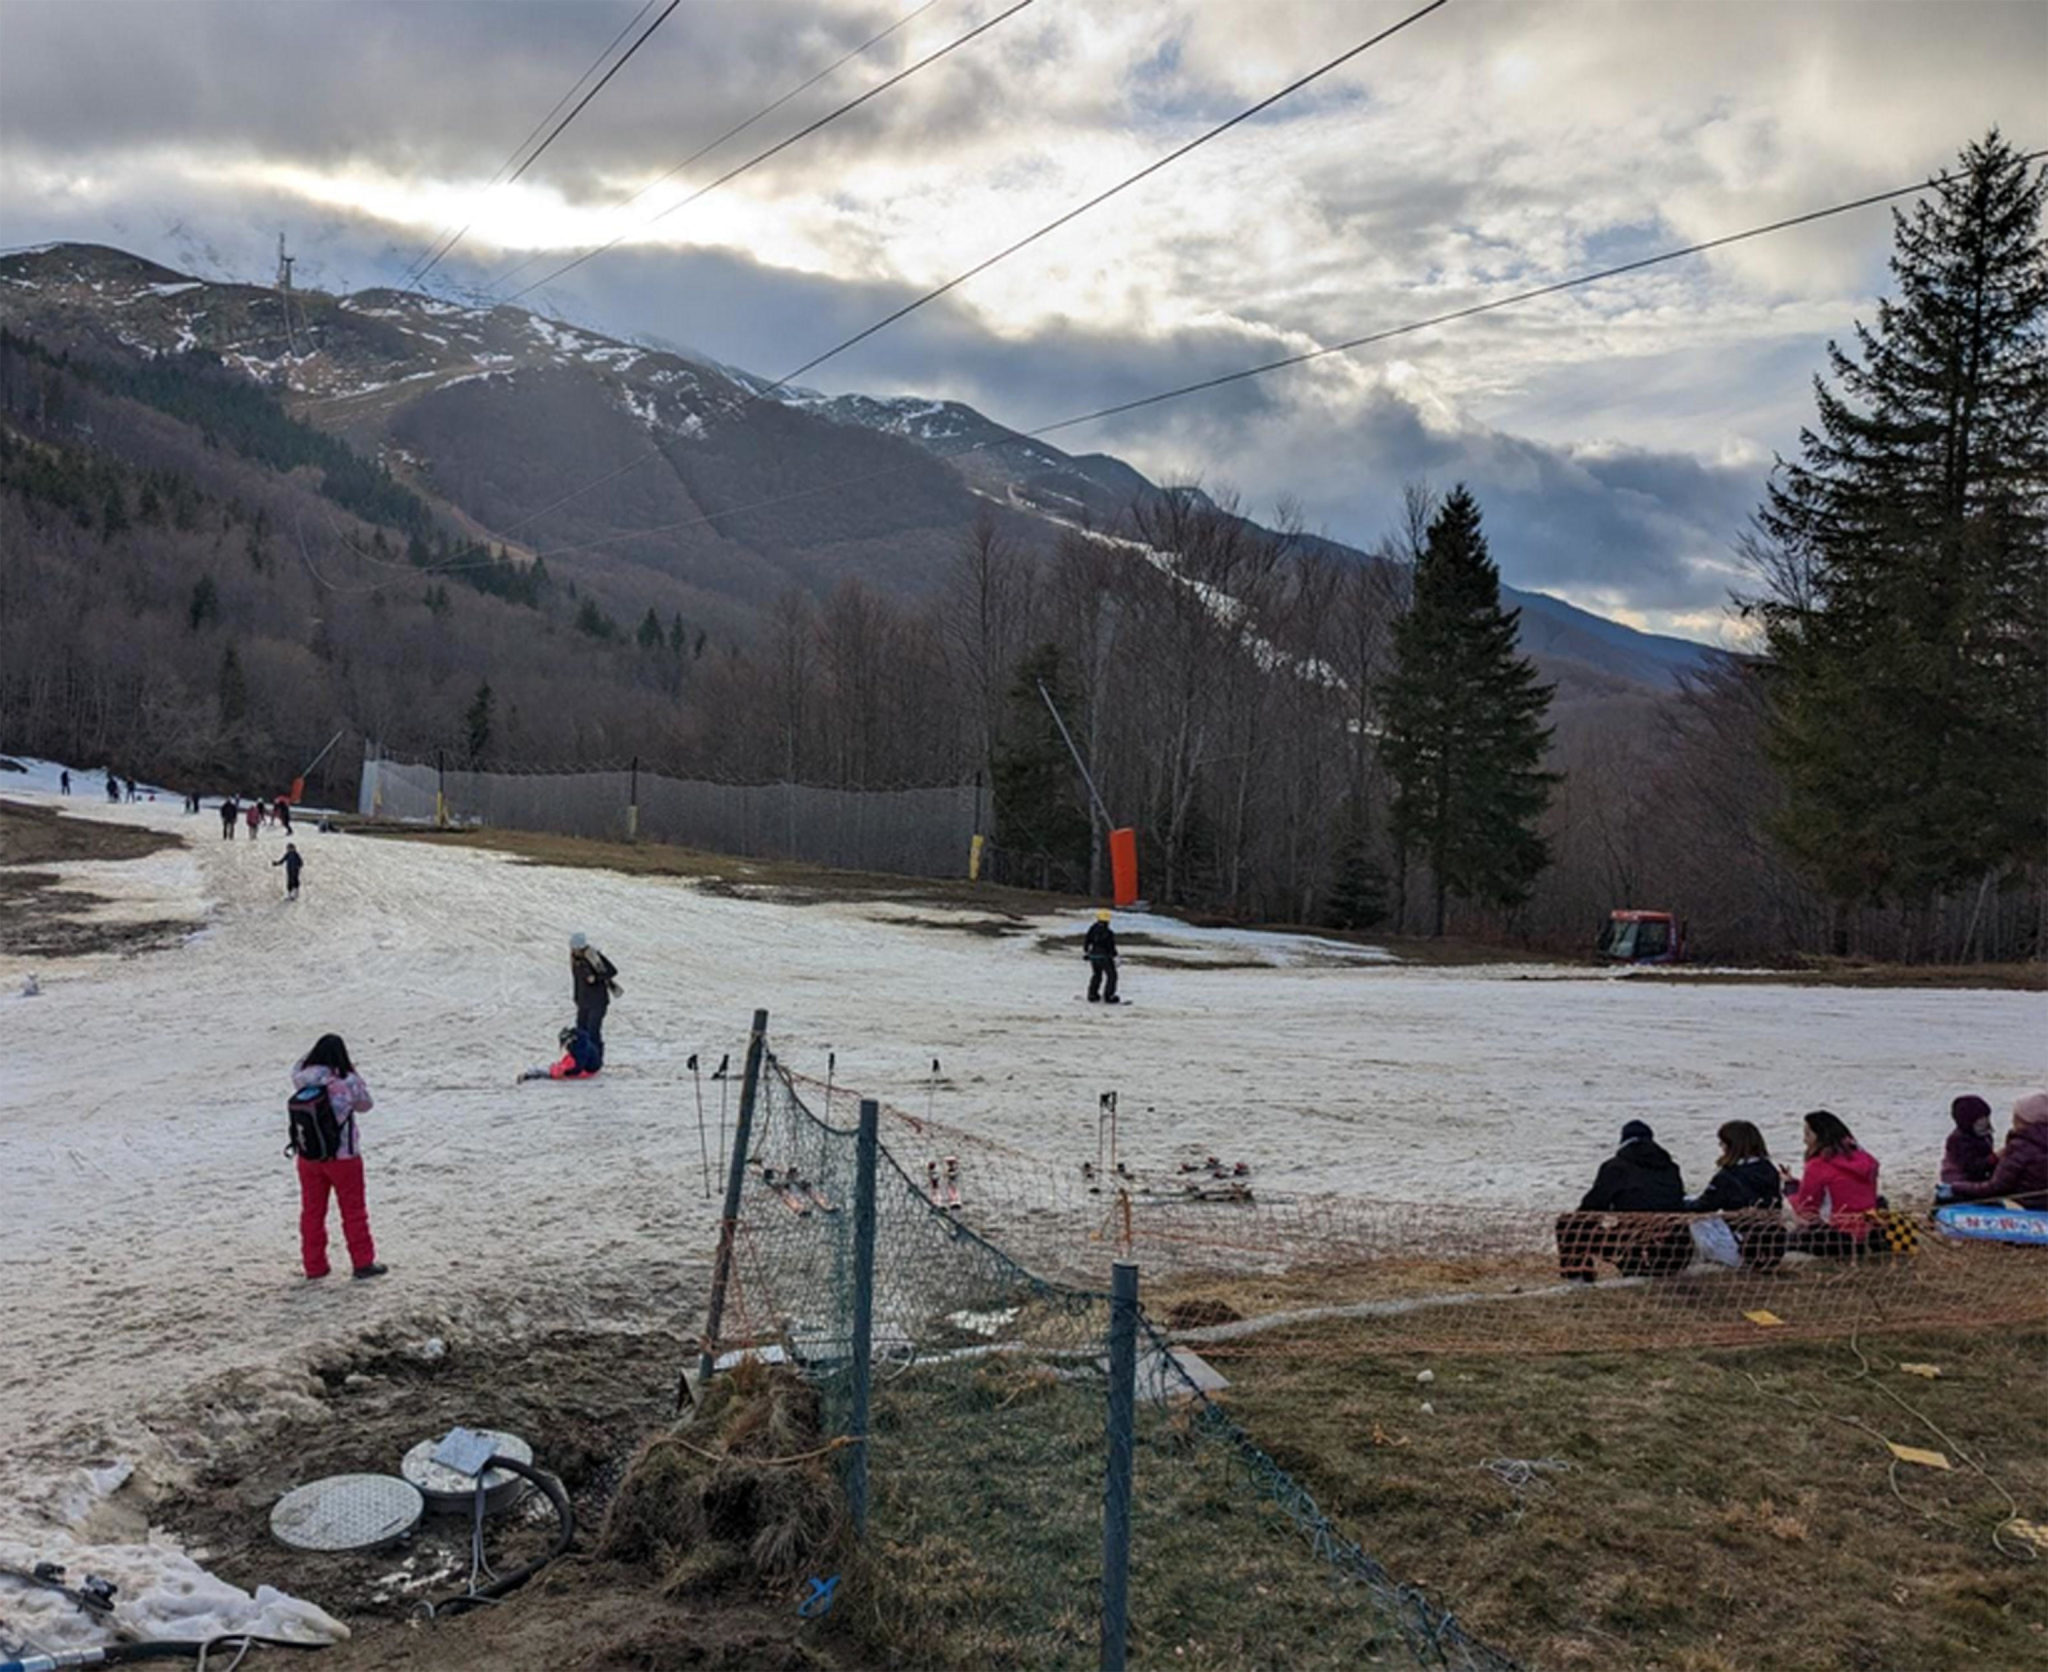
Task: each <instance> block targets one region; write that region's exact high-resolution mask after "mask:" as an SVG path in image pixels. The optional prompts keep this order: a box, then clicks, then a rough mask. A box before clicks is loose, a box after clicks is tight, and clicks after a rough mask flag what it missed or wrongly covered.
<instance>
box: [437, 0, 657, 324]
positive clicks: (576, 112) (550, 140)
mask: <svg viewBox="0 0 2048 1672" xmlns="http://www.w3.org/2000/svg"><path fill="white" fill-rule="evenodd" d="M682 3H683V0H668V5H667V6H665V7H664V8H663V9H662V12H661V15H660V16H659V17H657V18H656V19H655V20H654V21H653V22H652V23H650V24H648V26H647V27H646V28H645V29H644V30H643V31H641V34H640V37H639V39H638V40H636V41H634V43H633V44H632V45H631V46H629V47H627V48H626V50H625V51H624V52H622V53H620V54H619V56H618V58H617V60H616V61H615V62H614V63H613V65H612V67H611V68H610V69H608V70H606V71H605V72H604V74H603V75H602V76H600V77H599V78H598V82H597V85H596V86H595V87H593V88H591V89H590V91H589V92H587V93H585V94H584V95H583V97H582V98H580V99H578V100H577V101H576V103H575V105H574V106H573V107H571V109H570V111H569V114H568V115H566V116H564V117H563V118H562V119H561V121H559V122H557V123H556V124H555V125H554V127H552V128H551V129H549V130H548V136H547V138H545V139H543V140H542V141H541V142H540V144H538V145H536V146H535V147H534V148H533V150H532V151H531V152H529V153H528V154H527V158H526V161H524V162H523V163H521V164H520V165H519V166H518V167H517V168H515V169H514V170H513V171H512V172H511V173H510V174H509V175H507V176H506V178H505V184H506V185H508V186H509V185H511V184H512V183H513V181H515V180H517V179H518V178H519V177H520V176H521V175H522V174H524V173H525V172H526V171H527V170H528V169H529V168H531V167H533V165H534V164H535V163H537V162H539V161H540V159H541V154H542V153H543V152H545V151H546V150H547V148H548V147H549V146H550V145H552V144H554V142H555V141H556V140H557V139H559V138H561V136H562V132H563V130H564V129H566V128H567V127H568V126H569V124H570V123H571V122H573V121H575V120H576V118H577V117H578V116H580V115H582V114H583V109H584V107H585V106H586V105H588V104H589V103H590V101H591V100H592V99H594V98H596V97H597V96H598V94H600V93H602V92H603V91H604V90H605V86H606V84H607V83H609V82H610V80H611V79H612V77H613V76H615V75H617V74H618V73H619V71H621V70H623V69H624V68H625V67H626V65H627V64H628V63H629V62H631V60H632V57H633V54H634V53H636V52H638V51H639V50H640V49H641V48H642V47H643V46H645V45H646V44H647V43H648V41H649V40H650V39H651V38H652V37H653V35H654V32H655V30H657V29H659V28H660V27H661V26H662V25H663V24H664V23H666V22H667V21H668V20H669V17H670V15H671V14H672V13H673V12H674V11H675V9H676V7H678V6H680V5H681V4H682ZM463 231H465V232H466V231H468V228H467V227H465V228H464V229H463ZM461 241H462V238H461V234H457V235H456V238H455V241H454V242H453V243H451V244H449V246H448V248H447V249H445V250H443V251H442V252H441V254H440V255H437V256H435V257H434V259H433V260H432V261H430V262H428V263H427V264H426V266H425V267H423V268H422V269H420V272H419V274H418V276H417V277H416V278H414V279H413V281H412V282H411V284H410V285H408V286H407V287H406V288H407V289H409V290H411V291H413V292H414V293H415V294H417V293H418V291H419V287H420V286H421V285H422V284H424V283H425V282H426V278H427V275H428V274H429V273H431V272H432V271H433V270H434V269H435V268H436V267H438V266H439V265H440V264H441V261H442V259H443V258H444V257H446V256H447V255H449V254H450V253H451V252H453V250H454V248H455V245H456V244H459V243H460V242H461Z"/></svg>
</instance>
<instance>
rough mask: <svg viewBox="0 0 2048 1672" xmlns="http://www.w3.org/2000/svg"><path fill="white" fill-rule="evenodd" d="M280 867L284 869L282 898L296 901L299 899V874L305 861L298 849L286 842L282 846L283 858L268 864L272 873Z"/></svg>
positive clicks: (304, 865)
mask: <svg viewBox="0 0 2048 1672" xmlns="http://www.w3.org/2000/svg"><path fill="white" fill-rule="evenodd" d="M280 865H282V866H283V867H284V897H285V898H286V899H287V900H296V899H297V898H298V897H299V873H300V872H301V871H303V870H304V869H305V868H306V861H305V859H304V858H303V857H302V856H301V855H300V853H299V850H298V848H297V847H296V846H294V845H293V844H292V843H290V842H287V843H285V845H284V858H282V859H273V860H272V861H271V862H270V868H271V869H272V870H273V871H274V870H276V869H277V867H278V866H280Z"/></svg>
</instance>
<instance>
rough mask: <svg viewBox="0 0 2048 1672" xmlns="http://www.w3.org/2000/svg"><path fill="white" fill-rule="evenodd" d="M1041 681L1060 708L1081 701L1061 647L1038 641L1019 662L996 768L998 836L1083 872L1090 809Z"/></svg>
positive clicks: (1022, 849) (1022, 850)
mask: <svg viewBox="0 0 2048 1672" xmlns="http://www.w3.org/2000/svg"><path fill="white" fill-rule="evenodd" d="M1041 681H1042V682H1043V683H1044V685H1045V688H1046V689H1047V690H1048V691H1050V692H1051V693H1052V697H1053V701H1054V702H1056V703H1058V704H1059V705H1060V708H1061V711H1062V712H1063V713H1066V714H1072V713H1074V712H1075V710H1076V708H1077V707H1078V706H1079V705H1078V703H1077V702H1076V701H1075V697H1074V692H1073V689H1072V682H1071V680H1070V678H1069V676H1068V674H1067V667H1066V658H1065V657H1064V656H1062V655H1061V653H1060V648H1059V646H1058V645H1056V644H1045V645H1040V646H1039V647H1038V648H1037V649H1036V650H1034V651H1032V652H1031V653H1030V654H1029V655H1028V656H1026V657H1025V658H1024V660H1023V661H1022V662H1021V663H1020V664H1019V665H1018V668H1017V677H1016V678H1015V680H1013V681H1012V682H1011V685H1010V693H1009V698H1008V702H1007V705H1006V706H1007V712H1006V714H1005V716H1004V721H1005V723H1004V726H1003V730H1002V735H1001V736H1000V737H998V738H997V740H996V749H995V759H994V762H993V766H992V770H993V773H994V784H993V786H992V787H993V790H994V801H995V825H996V839H997V840H998V841H999V842H1001V843H1002V844H1003V845H1004V846H1005V847H1008V848H1012V849H1014V850H1016V851H1017V852H1019V853H1023V854H1034V855H1044V856H1046V857H1048V858H1050V859H1052V860H1054V861H1055V862H1057V863H1058V864H1060V865H1061V866H1063V867H1067V868H1069V869H1075V870H1078V872H1079V874H1080V875H1081V876H1083V877H1085V876H1086V875H1087V873H1088V849H1089V844H1090V842H1091V840H1092V828H1091V826H1090V824H1089V822H1088V810H1087V808H1086V807H1085V806H1083V804H1082V802H1081V793H1082V792H1081V785H1080V783H1079V782H1078V780H1077V777H1076V774H1075V771H1074V760H1073V757H1072V756H1071V755H1069V754H1068V753H1067V746H1066V744H1065V742H1064V741H1062V739H1061V737H1060V733H1059V728H1058V726H1056V725H1055V724H1054V723H1053V718H1052V715H1051V714H1050V713H1049V712H1048V711H1047V709H1046V706H1045V698H1044V697H1042V696H1040V695H1039V692H1038V687H1039V684H1040V682H1041Z"/></svg>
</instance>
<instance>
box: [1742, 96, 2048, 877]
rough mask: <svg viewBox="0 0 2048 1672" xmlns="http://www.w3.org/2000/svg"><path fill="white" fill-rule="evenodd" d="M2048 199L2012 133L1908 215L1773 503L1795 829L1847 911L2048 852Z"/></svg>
mask: <svg viewBox="0 0 2048 1672" xmlns="http://www.w3.org/2000/svg"><path fill="white" fill-rule="evenodd" d="M2044 191H2048V172H2043V171H2041V170H2033V171H2031V172H2030V170H2029V167H2028V165H2027V163H2026V162H2025V160H2024V159H2023V158H2022V157H2021V156H2020V154H2019V153H2018V152H2017V151H2015V149H2014V148H2013V147H2012V146H2011V145H2009V144H2007V143H2006V141H2005V140H2004V139H2002V138H2001V137H2000V136H1999V135H1998V133H1997V132H1996V131H1993V132H1992V133H1991V134H1990V135H1989V136H1988V137H1987V138H1986V139H1985V140H1983V141H1982V142H1981V143H1977V144H1973V145H1971V146H1970V147H1969V148H1968V149H1967V150H1966V151H1964V153H1963V155H1962V159H1961V162H1960V164H1959V165H1958V167H1957V168H1956V169H1955V170H1954V172H1953V173H1951V174H1950V175H1949V176H1948V177H1947V178H1946V179H1944V180H1942V181H1940V182H1939V183H1937V184H1936V185H1935V187H1934V188H1933V190H1932V192H1931V193H1930V195H1929V196H1927V197H1925V198H1923V199H1921V200H1920V201H1919V202H1918V203H1916V204H1915V205H1914V207H1913V210H1912V212H1911V214H1910V215H1909V214H1904V213H1898V212H1895V213H1894V216H1893V233H1894V240H1895V247H1894V250H1893V255H1892V262H1891V269H1892V275H1893V279H1894V282H1895V289H1896V295H1895V296H1894V297H1891V298H1887V299H1884V300H1881V301H1880V302H1879V303H1878V310H1877V324H1876V327H1875V328H1874V329H1873V328H1870V327H1867V326H1865V325H1863V324H1861V323H1860V322H1859V323H1858V324H1857V326H1856V338H1855V342H1854V344H1853V345H1852V347H1851V348H1850V349H1847V350H1845V349H1843V348H1841V347H1840V346H1838V345H1837V344H1834V343H1830V344H1829V345H1828V359H1829V365H1830V367H1831V370H1832V374H1833V387H1830V385H1829V383H1828V382H1827V381H1825V380H1823V379H1820V378H1816V379H1815V384H1814V395H1815V401H1816V405H1817V408H1818V423H1817V427H1816V428H1815V429H1810V430H1806V431H1803V432H1802V433H1801V436H1800V458H1799V460H1798V462H1796V463H1787V464H1784V465H1783V466H1781V468H1780V470H1779V472H1778V474H1777V475H1776V477H1775V478H1774V479H1773V481H1772V483H1771V485H1770V488H1769V490H1768V497H1767V499H1766V502H1765V504H1764V507H1763V509H1762V510H1761V511H1760V512H1759V514H1758V519H1757V521H1758V524H1759V528H1760V534H1761V538H1760V539H1759V540H1758V541H1757V542H1756V543H1755V546H1754V548H1753V552H1752V555H1753V556H1754V557H1755V558H1756V560H1757V561H1758V562H1759V563H1760V565H1761V567H1762V570H1763V574H1764V579H1765V582H1766V591H1765V593H1764V595H1763V596H1761V597H1758V598H1753V599H1749V600H1747V601H1746V603H1745V610H1746V613H1749V614H1751V615H1753V616H1754V617H1756V618H1758V619H1760V621H1761V623H1762V627H1763V633H1764V642H1765V647H1766V649H1767V651H1768V663H1767V670H1766V671H1767V674H1768V677H1769V690H1770V693H1771V697H1772V711H1771V729H1770V733H1769V740H1768V742H1769V749H1770V752H1771V757H1772V760H1773V762H1774V763H1775V765H1776V766H1777V768H1778V770H1779V772H1780V773H1781V774H1782V776H1783V778H1784V781H1785V786H1786V791H1787V806H1786V809H1785V812H1784V814H1783V815H1782V817H1781V818H1780V820H1779V821H1778V824H1777V833H1778V835H1779V836H1780V838H1781V839H1782V840H1783V841H1784V842H1785V844H1786V846H1787V848H1788V849H1789V851H1790V852H1791V853H1792V854H1793V855H1794V856H1795V857H1796V858H1798V859H1799V860H1801V861H1802V862H1803V863H1804V864H1805V865H1806V866H1807V868H1808V869H1809V870H1810V871H1811V872H1812V873H1813V875H1814V876H1815V877H1816V878H1817V879H1818V880H1819V881H1820V882H1821V884H1822V886H1823V887H1825V888H1826V890H1827V891H1828V893H1829V894H1830V895H1831V896H1832V897H1834V898H1835V899H1837V900H1839V901H1842V902H1845V903H1847V902H1853V901H1859V900H1868V901H1908V902H1920V901H1924V900H1926V899H1927V898H1929V897H1930V896H1931V895H1933V894H1935V893H1938V892H1940V891H1942V890H1944V889H1949V888H1954V887H1958V886H1961V885H1966V884H1974V883H1976V882H1977V881H1978V880H1979V879H1980V878H1983V877H1986V876H1987V875H1990V874H1994V873H1998V872H2008V873H2009V872H2011V871H2014V870H2017V869H2019V868H2021V867H2023V866H2026V865H2028V864H2038V863H2039V862H2040V861H2041V860H2042V859H2043V858H2044V857H2048V786H2044V783H2043V776H2042V762H2043V760H2044V759H2048V250H2044V247H2043V244H2042V241H2041V215H2042V206H2043V196H2044Z"/></svg>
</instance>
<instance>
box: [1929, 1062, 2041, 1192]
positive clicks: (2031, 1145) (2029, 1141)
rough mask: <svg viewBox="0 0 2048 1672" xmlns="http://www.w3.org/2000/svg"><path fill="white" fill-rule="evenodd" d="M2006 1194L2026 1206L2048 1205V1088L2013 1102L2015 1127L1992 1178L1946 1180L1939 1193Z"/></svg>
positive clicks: (1992, 1172) (2006, 1139) (1992, 1171)
mask: <svg viewBox="0 0 2048 1672" xmlns="http://www.w3.org/2000/svg"><path fill="white" fill-rule="evenodd" d="M2007 1196H2009V1197H2011V1198H2012V1199H2013V1200H2014V1201H2016V1202H2018V1203H2019V1204H2020V1206H2021V1207H2024V1208H2042V1209H2048V1091H2037V1092H2031V1093H2029V1094H2028V1095H2027V1096H2025V1097H2023V1098H2021V1099H2020V1100H2019V1101H2018V1102H2017V1103H2015V1104H2014V1105H2013V1106H2012V1131H2010V1132H2009V1133H2007V1134H2006V1138H2005V1148H2004V1149H2002V1150H2000V1151H1999V1152H1998V1155H1997V1164H1996V1165H1995V1166H1994V1167H1993V1168H1992V1169H1991V1176H1990V1177H1989V1178H1987V1179H1984V1180H1983V1181H1981V1182H1980V1183H1976V1184H1968V1183H1965V1184H1949V1183H1948V1182H1946V1180H1944V1182H1943V1184H1942V1188H1941V1190H1940V1191H1939V1192H1938V1193H1937V1199H1938V1200H1941V1201H1944V1202H1985V1201H1990V1200H1992V1199H1994V1198H1999V1197H2007Z"/></svg>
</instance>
